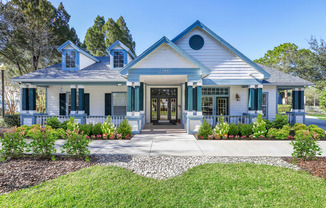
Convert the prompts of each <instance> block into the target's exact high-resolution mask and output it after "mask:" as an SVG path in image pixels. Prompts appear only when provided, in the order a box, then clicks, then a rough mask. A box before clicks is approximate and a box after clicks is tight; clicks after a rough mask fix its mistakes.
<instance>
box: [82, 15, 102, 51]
mask: <svg viewBox="0 0 326 208" xmlns="http://www.w3.org/2000/svg"><path fill="white" fill-rule="evenodd" d="M104 23H105V21H104V17H100V16H97V17H96V19H95V20H94V25H93V26H92V27H90V28H88V30H87V33H86V36H85V46H86V48H87V50H88V51H89V52H90V53H91V54H92V55H94V56H104V55H105V54H106V52H105V48H106V47H105V41H104V32H103V26H104Z"/></svg>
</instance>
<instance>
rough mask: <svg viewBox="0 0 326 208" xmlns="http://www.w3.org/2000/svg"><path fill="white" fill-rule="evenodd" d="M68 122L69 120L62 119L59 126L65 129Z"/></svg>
mask: <svg viewBox="0 0 326 208" xmlns="http://www.w3.org/2000/svg"><path fill="white" fill-rule="evenodd" d="M68 123H69V120H68V121H64V122H62V123H61V124H60V127H61V128H63V129H64V130H67V124H68Z"/></svg>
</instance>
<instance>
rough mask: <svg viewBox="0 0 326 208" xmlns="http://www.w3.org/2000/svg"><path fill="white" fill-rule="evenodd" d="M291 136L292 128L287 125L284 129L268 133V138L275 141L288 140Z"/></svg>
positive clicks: (270, 130) (272, 129)
mask: <svg viewBox="0 0 326 208" xmlns="http://www.w3.org/2000/svg"><path fill="white" fill-rule="evenodd" d="M289 135H290V126H289V125H285V126H284V127H283V128H282V129H276V128H271V129H269V131H268V133H267V137H269V138H275V139H281V140H283V139H287V138H288V136H289Z"/></svg>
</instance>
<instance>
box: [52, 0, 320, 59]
mask: <svg viewBox="0 0 326 208" xmlns="http://www.w3.org/2000/svg"><path fill="white" fill-rule="evenodd" d="M50 1H51V3H52V4H53V5H54V6H56V7H57V6H58V5H59V3H60V2H63V5H64V7H65V9H66V10H67V11H68V13H69V14H70V15H71V19H70V22H69V24H70V26H71V27H74V28H75V29H76V31H77V34H78V36H79V38H80V40H81V41H83V40H84V37H85V34H86V31H87V29H88V28H89V27H91V26H92V25H93V23H94V20H95V18H96V16H97V15H100V16H104V18H105V20H107V19H108V18H110V17H112V18H113V19H114V20H117V19H118V18H119V17H120V16H123V17H124V19H125V20H126V22H127V26H128V28H129V30H130V32H131V34H132V36H133V39H134V41H135V42H136V54H137V55H139V54H140V53H142V52H143V51H144V50H146V49H147V48H148V47H150V46H151V45H152V44H154V43H155V42H156V41H157V40H159V39H160V38H161V37H163V36H166V37H168V38H169V39H173V38H174V37H175V36H177V35H178V34H179V33H181V32H182V31H183V30H184V29H186V28H187V27H188V26H189V25H191V24H192V23H194V22H195V21H196V20H200V21H201V22H202V23H204V24H205V25H206V26H207V27H208V28H210V29H211V30H213V31H214V32H215V33H216V34H217V35H219V36H220V37H222V38H223V39H224V40H226V41H227V42H229V43H230V44H231V45H233V46H234V47H235V48H237V49H238V50H239V51H241V52H242V53H243V54H245V55H246V56H247V57H249V58H250V59H256V58H260V57H262V56H263V55H264V54H265V53H266V51H267V50H271V49H273V48H274V47H275V46H278V45H280V44H282V43H287V42H291V43H294V44H296V45H297V46H299V48H309V44H308V40H309V39H310V37H311V36H314V37H316V38H317V39H321V38H322V39H326V12H325V8H326V1H323V0H306V1H303V0H270V1H267V0H256V1H254V0H223V1H222V0H184V1H179V0H164V1H161V0H151V1H145V0H115V1H112V0H61V1H60V0H50Z"/></svg>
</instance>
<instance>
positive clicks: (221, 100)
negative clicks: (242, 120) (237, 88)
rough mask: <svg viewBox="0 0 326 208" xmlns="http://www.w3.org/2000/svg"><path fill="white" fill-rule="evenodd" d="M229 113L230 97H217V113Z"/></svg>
mask: <svg viewBox="0 0 326 208" xmlns="http://www.w3.org/2000/svg"><path fill="white" fill-rule="evenodd" d="M221 114H222V115H229V98H228V97H217V98H216V115H221Z"/></svg>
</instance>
